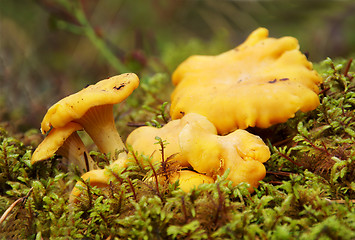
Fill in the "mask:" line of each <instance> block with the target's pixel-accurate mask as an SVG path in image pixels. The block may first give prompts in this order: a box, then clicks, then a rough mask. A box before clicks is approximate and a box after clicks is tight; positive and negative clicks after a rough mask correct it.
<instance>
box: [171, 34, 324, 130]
mask: <svg viewBox="0 0 355 240" xmlns="http://www.w3.org/2000/svg"><path fill="white" fill-rule="evenodd" d="M172 82H173V84H174V85H176V88H175V90H174V91H173V93H172V95H171V108H170V114H171V117H172V119H178V118H181V117H183V116H184V115H185V114H187V113H192V112H194V113H198V114H201V115H203V116H206V117H207V118H208V120H209V121H211V122H212V123H213V124H214V125H215V126H216V127H217V130H218V133H220V134H223V135H224V134H227V133H229V132H232V131H234V130H235V129H245V128H247V127H249V126H251V127H254V126H256V127H260V128H267V127H269V126H271V125H273V124H276V123H282V122H285V121H287V120H288V119H289V118H292V117H294V115H295V113H296V112H297V111H299V110H300V111H303V112H306V111H310V110H313V109H315V108H316V107H317V106H318V105H319V99H318V92H319V89H318V85H319V84H320V83H321V82H322V78H321V77H320V76H319V75H318V74H317V72H316V71H314V70H312V63H310V62H309V61H308V60H307V58H306V56H305V55H303V54H302V53H301V52H300V51H299V45H298V41H297V39H295V38H293V37H282V38H280V39H275V38H268V30H267V29H265V28H258V29H257V30H255V31H254V32H252V33H251V34H250V36H249V37H248V38H247V40H246V41H245V42H244V43H243V44H241V45H240V46H238V47H236V48H234V49H232V50H229V51H227V52H225V53H222V54H220V55H217V56H191V57H189V58H188V59H187V60H185V61H184V62H183V63H181V64H180V65H179V66H178V68H177V69H176V70H175V72H174V73H173V76H172Z"/></svg>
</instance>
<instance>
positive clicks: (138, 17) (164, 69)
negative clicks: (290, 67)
mask: <svg viewBox="0 0 355 240" xmlns="http://www.w3.org/2000/svg"><path fill="white" fill-rule="evenodd" d="M354 11H355V3H354V2H353V1H316V0H314V1H291V0H286V1H227V0H222V1H215V0H178V1H165V0H147V1H129V0H118V1H112V0H111V1H110V0H103V1H85V0H80V1H79V0H73V1H71V0H29V1H27V0H26V1H25V0H18V1H10V0H1V8H0V86H1V87H0V122H3V121H10V122H11V124H12V125H14V126H15V128H16V129H17V130H20V131H24V130H27V129H29V128H33V127H34V128H39V123H40V121H41V118H42V116H44V114H45V112H46V110H47V109H48V108H49V107H50V106H51V105H52V104H53V103H55V102H56V101H58V100H59V99H61V98H63V97H64V96H66V95H69V94H71V93H73V92H76V91H78V90H80V89H81V88H83V87H85V86H86V85H87V84H92V83H95V82H97V81H99V80H101V79H104V78H106V77H108V76H111V75H116V74H119V73H121V72H123V71H132V72H135V73H137V74H138V75H139V76H140V78H141V79H142V81H143V82H144V81H149V80H148V79H150V78H151V77H152V76H153V75H155V74H157V73H158V74H163V75H165V76H167V79H166V82H164V84H165V88H166V90H167V91H164V93H163V94H160V95H159V98H160V99H161V100H162V102H165V101H169V95H168V93H169V92H170V91H169V89H171V87H172V86H171V83H170V81H169V76H170V74H171V72H172V71H173V70H174V68H175V67H176V66H177V65H178V64H179V63H180V62H181V61H183V60H184V59H185V58H186V57H187V56H189V55H192V54H217V53H220V52H223V51H226V50H228V49H230V48H232V47H234V46H236V45H238V44H239V43H241V42H242V41H243V40H244V39H245V37H246V36H247V35H248V34H249V33H250V32H251V31H252V30H254V29H256V28H257V27H259V26H264V27H267V28H268V29H269V30H270V35H271V36H274V37H281V36H284V35H291V36H295V37H296V38H298V39H299V41H300V45H301V49H302V51H304V52H308V53H309V55H310V60H312V61H320V60H321V59H325V57H349V56H354V52H355V44H354V43H355V33H354V31H353V30H352V28H353V26H354V25H355V15H354V14H353V13H354ZM145 93H146V92H145V91H140V92H139V93H136V94H135V95H134V98H136V100H132V101H131V102H130V103H128V106H127V107H126V108H123V109H120V111H121V112H120V113H119V115H120V116H121V115H122V116H125V115H126V114H127V113H128V112H129V111H130V110H129V109H132V108H134V107H137V106H139V107H140V106H141V104H142V102H143V101H145V100H144V98H145V95H144V94H145ZM132 98H133V97H132ZM131 103H132V104H133V105H131ZM127 111H128V112H127Z"/></svg>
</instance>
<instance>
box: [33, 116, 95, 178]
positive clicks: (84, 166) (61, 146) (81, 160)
mask: <svg viewBox="0 0 355 240" xmlns="http://www.w3.org/2000/svg"><path fill="white" fill-rule="evenodd" d="M82 129H83V127H82V126H81V125H80V124H78V123H74V122H69V123H68V124H67V125H65V126H63V127H59V128H53V129H52V130H51V131H50V132H49V133H48V135H47V136H46V137H45V139H44V140H43V141H42V142H41V144H39V145H38V147H37V148H36V150H35V151H34V152H33V154H32V158H31V164H34V163H36V162H39V161H43V160H45V159H48V158H51V157H53V156H54V154H55V153H57V154H59V155H62V156H63V157H65V158H67V159H68V160H69V161H70V162H72V163H73V164H74V165H76V166H78V168H79V171H81V172H86V171H89V170H93V169H97V168H98V166H97V164H96V163H95V161H94V160H93V159H92V158H91V157H90V155H89V153H88V152H87V151H86V147H85V145H84V143H83V142H82V141H81V139H80V137H79V135H78V134H77V131H79V130H82Z"/></svg>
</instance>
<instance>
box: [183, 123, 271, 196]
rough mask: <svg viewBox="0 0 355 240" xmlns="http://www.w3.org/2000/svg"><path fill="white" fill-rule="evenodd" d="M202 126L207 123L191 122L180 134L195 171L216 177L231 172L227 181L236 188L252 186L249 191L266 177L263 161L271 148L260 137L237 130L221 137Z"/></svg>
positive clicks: (184, 153) (186, 154) (184, 149)
mask: <svg viewBox="0 0 355 240" xmlns="http://www.w3.org/2000/svg"><path fill="white" fill-rule="evenodd" d="M201 124H211V123H208V121H207V120H206V122H205V123H202V122H191V123H188V124H187V125H186V126H185V127H184V128H183V129H182V130H181V132H180V135H179V143H180V147H181V153H182V154H183V155H184V156H185V157H186V158H187V159H188V162H189V163H190V164H191V166H192V167H193V169H194V170H196V171H197V172H199V173H205V174H207V175H208V176H211V177H215V176H216V175H223V173H224V172H225V171H226V170H227V169H230V172H229V175H228V177H227V178H228V179H230V180H231V181H232V182H233V183H234V185H237V184H239V183H242V182H246V183H248V184H250V188H249V191H250V192H252V191H253V188H255V187H257V186H258V185H259V181H260V180H262V179H263V178H264V177H265V174H266V170H265V167H264V165H263V162H265V161H267V160H268V159H269V157H270V151H269V148H268V147H267V146H266V145H265V143H264V142H263V141H262V139H261V138H259V137H258V136H255V135H253V134H250V133H248V132H247V131H245V130H242V129H238V130H236V131H234V132H232V133H230V134H228V135H226V136H218V135H216V130H215V131H208V130H206V128H205V127H202V126H201Z"/></svg>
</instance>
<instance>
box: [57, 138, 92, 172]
mask: <svg viewBox="0 0 355 240" xmlns="http://www.w3.org/2000/svg"><path fill="white" fill-rule="evenodd" d="M57 154H59V155H62V156H63V157H65V158H67V159H68V160H69V163H70V162H72V163H73V164H74V165H76V166H78V167H79V170H80V172H88V171H90V170H94V169H98V168H99V167H98V166H97V164H96V163H95V161H94V160H93V159H92V158H91V156H90V154H89V153H88V152H87V150H86V148H85V146H84V143H83V142H82V140H81V138H80V137H79V135H78V134H77V133H76V132H74V133H72V134H71V135H70V136H69V137H68V138H67V140H66V141H65V142H64V143H63V146H61V147H60V148H59V149H58V151H57Z"/></svg>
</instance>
